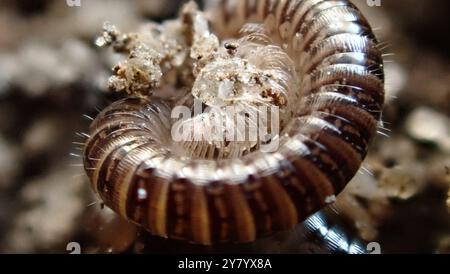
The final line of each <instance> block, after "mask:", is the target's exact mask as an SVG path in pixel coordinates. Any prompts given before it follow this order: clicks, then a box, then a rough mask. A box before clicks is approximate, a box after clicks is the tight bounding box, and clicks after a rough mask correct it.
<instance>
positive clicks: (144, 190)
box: [84, 0, 384, 245]
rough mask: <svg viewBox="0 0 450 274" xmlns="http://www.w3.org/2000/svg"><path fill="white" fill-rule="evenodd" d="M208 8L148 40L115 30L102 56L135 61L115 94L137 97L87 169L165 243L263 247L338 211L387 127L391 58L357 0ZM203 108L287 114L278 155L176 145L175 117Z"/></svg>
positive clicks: (106, 122) (87, 158) (225, 146)
mask: <svg viewBox="0 0 450 274" xmlns="http://www.w3.org/2000/svg"><path fill="white" fill-rule="evenodd" d="M209 2H211V3H210V7H209V8H207V11H206V12H204V13H203V12H200V11H198V9H197V6H196V5H195V4H193V3H189V4H187V5H186V6H185V7H184V8H183V10H182V11H181V13H180V18H179V19H177V20H172V21H168V22H166V23H163V24H161V25H157V24H150V25H148V26H146V27H144V29H143V30H142V32H140V33H137V34H130V35H122V34H121V33H120V32H119V31H117V29H115V28H114V27H111V26H107V27H106V29H105V34H104V36H103V38H102V39H101V40H99V41H98V44H99V45H113V47H114V49H115V50H116V51H118V52H120V53H127V54H129V56H128V59H127V61H126V62H123V63H121V64H120V65H118V66H117V67H115V68H114V73H115V75H114V76H113V77H112V78H111V79H110V84H111V87H112V88H113V89H115V90H117V91H125V92H126V93H128V94H129V96H127V98H125V99H123V100H120V101H118V102H115V103H113V104H112V105H110V106H109V107H107V108H106V109H105V110H104V111H102V112H101V113H100V114H99V115H98V117H97V118H96V119H95V121H94V122H93V123H92V125H91V132H90V137H89V138H88V140H87V142H86V147H85V151H84V165H85V170H86V172H87V174H88V176H89V178H90V180H91V183H92V186H93V188H94V189H95V190H96V191H97V193H98V194H99V196H100V197H101V199H102V200H103V202H104V203H105V205H106V206H108V207H110V208H112V209H113V210H114V211H115V212H117V213H118V214H119V215H121V216H123V217H125V218H127V219H128V220H130V221H132V222H134V223H136V224H139V225H140V226H142V227H144V228H145V229H147V230H148V231H149V232H150V233H151V234H153V235H158V236H162V237H168V238H175V239H182V240H186V241H189V242H194V243H199V244H205V245H209V244H214V243H222V242H251V241H254V240H255V239H257V238H258V237H261V236H264V235H268V234H270V233H272V232H275V231H281V230H288V229H290V228H292V227H293V226H294V225H296V224H298V223H299V222H301V221H302V220H305V219H306V218H307V217H308V216H310V215H311V214H313V213H314V212H316V211H318V210H319V209H321V208H323V207H324V206H326V205H327V204H329V203H332V202H333V201H334V199H335V195H337V194H338V193H339V192H340V191H341V190H342V189H343V188H344V187H345V185H346V184H347V182H349V181H350V180H351V179H352V177H353V176H354V175H355V173H356V172H357V171H358V169H359V167H360V165H361V162H362V161H363V159H364V158H365V156H366V153H367V149H368V145H369V143H370V141H371V139H372V138H373V137H374V135H375V133H376V130H377V126H378V122H379V119H380V116H381V110H382V107H383V102H384V73H383V60H382V55H381V53H380V51H379V49H378V47H377V40H376V38H375V36H374V34H373V32H372V30H371V27H370V26H369V24H368V22H367V21H366V19H365V18H364V17H363V15H362V14H361V13H360V11H358V9H357V8H356V7H355V6H354V5H353V4H351V3H350V2H349V1H347V0H335V1H327V0H245V1H232V0H229V1H227V0H220V1H209ZM209 25H211V28H212V29H213V30H214V33H215V34H216V35H217V36H216V35H215V34H212V33H210V32H209ZM219 38H220V40H219ZM141 61H142V62H141ZM169 94H170V95H169ZM173 94H175V95H173ZM193 99H197V100H199V101H201V103H202V104H203V106H209V107H213V108H214V109H216V110H218V111H219V112H218V113H219V115H225V114H224V109H225V106H237V107H238V109H239V110H240V111H242V110H245V109H252V108H255V107H259V106H277V107H278V108H279V110H280V133H279V134H273V135H272V137H270V138H271V140H275V139H277V140H278V143H279V146H278V148H277V149H276V150H275V151H272V152H265V151H261V150H260V148H261V147H260V145H258V144H256V143H255V142H247V141H244V142H238V141H236V142H234V141H226V142H206V141H198V140H191V141H174V140H173V138H171V133H172V130H171V128H172V127H173V126H174V123H173V119H172V118H171V111H172V109H173V108H174V107H175V106H176V105H180V104H182V105H185V106H188V107H191V108H192V106H193V103H192V102H193ZM216 114H217V113H216ZM212 116H213V115H212V114H211V113H206V114H202V115H201V118H200V119H199V118H198V117H195V116H194V117H193V118H192V119H188V120H187V123H188V124H189V123H191V124H190V125H193V124H195V123H197V124H199V125H200V127H202V126H203V127H207V126H208V125H209V122H208V121H210V120H209V119H212ZM205 121H206V122H205ZM246 122H248V123H251V122H252V120H251V118H248V117H247V120H246ZM253 122H254V121H253Z"/></svg>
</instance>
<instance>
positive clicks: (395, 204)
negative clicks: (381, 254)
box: [0, 0, 450, 253]
mask: <svg viewBox="0 0 450 274" xmlns="http://www.w3.org/2000/svg"><path fill="white" fill-rule="evenodd" d="M181 2H183V1H178V0H133V1H119V0H81V6H80V7H68V6H67V4H66V1H60V0H33V1H31V0H28V1H27V0H20V1H18V0H2V1H1V3H0V253H41V252H52V253H53V252H57V253H66V245H67V243H69V242H72V241H76V242H79V243H81V245H82V247H83V251H85V252H89V253H98V252H114V253H121V252H131V253H135V252H136V253H139V252H150V253H157V252H164V253H172V252H180V251H184V252H214V251H215V249H211V248H208V249H206V248H200V247H193V246H189V245H185V244H181V243H178V242H175V241H167V240H162V239H156V238H153V237H150V236H148V235H147V234H146V233H144V232H142V231H139V230H138V229H136V228H135V227H134V226H132V225H130V224H128V223H126V222H125V221H123V220H121V219H119V218H117V217H116V216H115V214H113V213H111V212H110V211H109V210H107V209H103V210H102V209H101V208H100V203H99V201H98V199H97V198H96V197H95V196H94V195H93V194H92V191H91V190H90V189H89V184H88V180H87V178H86V177H85V176H84V175H83V170H82V167H81V161H80V159H79V158H78V157H77V155H80V154H81V153H82V152H81V151H80V149H82V147H81V146H80V144H79V143H82V142H83V141H84V140H83V137H82V136H81V135H82V134H79V133H82V132H86V131H87V128H88V125H89V122H90V121H89V119H88V118H87V117H83V115H87V116H90V117H95V115H96V113H98V111H99V110H101V109H102V108H104V107H105V106H107V105H108V104H109V103H110V102H112V101H113V100H114V99H115V98H114V97H113V96H112V95H111V94H109V93H108V91H107V90H106V86H107V85H106V81H107V79H108V76H109V75H110V69H111V67H112V66H113V64H115V63H116V62H117V61H118V60H119V59H118V57H117V56H115V55H114V54H113V53H112V52H110V51H107V50H100V49H97V48H96V47H95V45H94V42H93V41H94V40H95V37H97V36H98V35H100V34H101V28H102V25H103V22H105V21H110V22H112V23H114V24H115V25H117V26H119V27H120V28H121V29H123V30H124V31H133V30H135V29H136V28H137V27H138V26H139V25H140V24H141V23H143V22H144V21H145V20H156V21H161V20H164V19H167V18H171V17H174V16H175V15H176V14H177V11H178V10H179V8H180V5H181ZM353 2H354V3H355V4H356V5H357V6H358V7H359V8H360V9H361V10H362V11H363V13H364V14H365V15H366V16H367V17H368V19H369V21H370V22H371V24H372V26H373V27H374V30H375V33H376V34H377V36H378V37H379V39H380V41H381V42H382V48H383V53H385V60H386V75H387V83H386V90H387V95H388V96H387V105H386V111H385V113H384V118H383V120H384V121H385V123H384V125H383V128H382V129H380V131H381V134H383V135H388V136H389V137H383V136H381V134H380V136H379V137H378V138H377V140H376V143H375V145H374V146H373V150H372V151H371V153H370V156H369V157H368V159H367V161H366V163H365V169H364V170H367V172H361V174H359V175H358V176H357V177H356V178H355V180H354V181H353V182H352V183H351V184H350V186H349V187H348V189H347V190H346V191H345V192H344V193H343V194H342V195H341V196H340V197H339V198H338V203H337V204H336V207H337V208H338V210H339V211H340V212H341V216H342V218H343V219H345V220H346V221H347V222H348V223H350V224H351V225H352V226H353V227H354V231H355V232H354V233H353V234H354V236H355V237H358V238H361V239H363V240H366V241H377V242H379V243H380V244H381V246H382V249H383V251H385V252H388V253H391V252H394V253H398V252H400V253H450V218H449V217H450V215H449V214H450V207H449V206H450V198H449V195H450V192H449V189H450V168H449V167H450V157H449V156H450V124H449V113H450V51H449V46H448V45H449V44H450V41H449V40H450V36H449V35H448V34H449V33H450V22H449V16H448V12H449V11H450V2H449V1H446V0H427V1H425V0H381V6H379V7H369V6H368V5H367V2H366V1H365V0H358V1H353ZM118 231H120V233H118ZM302 244H304V243H302V242H301V240H299V239H298V241H297V242H296V238H295V231H294V232H286V233H283V234H280V235H275V236H274V237H272V238H269V239H263V240H261V241H259V242H257V243H255V244H253V245H237V246H227V247H226V248H225V249H223V250H226V251H232V252H240V251H241V252H271V253H294V252H304V249H302V248H300V246H301V245H302ZM218 250H219V251H220V250H221V249H220V248H219V249H218Z"/></svg>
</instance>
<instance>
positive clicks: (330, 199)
mask: <svg viewBox="0 0 450 274" xmlns="http://www.w3.org/2000/svg"><path fill="white" fill-rule="evenodd" d="M334 202H336V196H335V195H330V196H327V197H326V198H325V203H326V204H332V203H334Z"/></svg>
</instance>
